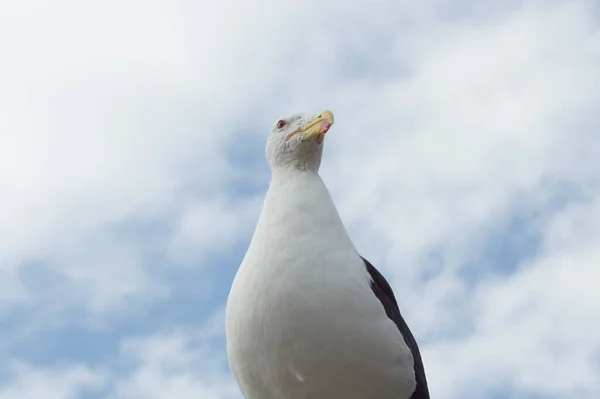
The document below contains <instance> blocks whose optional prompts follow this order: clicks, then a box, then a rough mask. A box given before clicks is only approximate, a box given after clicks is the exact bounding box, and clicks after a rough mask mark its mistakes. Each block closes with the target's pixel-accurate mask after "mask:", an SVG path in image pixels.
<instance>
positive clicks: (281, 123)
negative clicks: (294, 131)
mask: <svg viewBox="0 0 600 399" xmlns="http://www.w3.org/2000/svg"><path fill="white" fill-rule="evenodd" d="M285 125H287V122H286V121H283V120H281V121H279V122H277V129H283V128H284V127H285Z"/></svg>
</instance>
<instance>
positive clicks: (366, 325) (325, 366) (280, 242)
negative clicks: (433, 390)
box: [225, 110, 430, 399]
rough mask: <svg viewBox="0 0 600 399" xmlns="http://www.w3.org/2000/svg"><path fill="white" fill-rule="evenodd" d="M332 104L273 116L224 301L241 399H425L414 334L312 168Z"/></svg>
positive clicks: (320, 150) (230, 356) (328, 124)
mask: <svg viewBox="0 0 600 399" xmlns="http://www.w3.org/2000/svg"><path fill="white" fill-rule="evenodd" d="M333 124H334V116H333V112H331V111H329V110H327V111H323V112H320V113H317V114H314V115H311V114H308V113H295V114H292V115H290V116H287V117H284V118H281V119H278V120H277V121H276V122H275V123H274V124H273V127H272V129H271V131H270V133H269V135H268V138H267V144H266V159H267V162H268V164H269V167H270V170H271V178H270V181H269V186H268V189H267V192H266V195H265V198H264V202H263V206H262V210H261V212H260V216H259V219H258V223H257V225H256V228H255V231H254V234H253V236H252V238H251V240H250V243H249V246H248V249H247V251H246V254H245V255H244V257H243V259H242V261H241V263H240V265H239V267H238V269H237V272H236V274H235V277H234V279H233V281H232V284H231V288H230V290H229V295H228V298H227V304H226V308H225V336H226V348H227V357H228V361H229V367H230V370H231V372H232V374H233V376H234V377H235V379H236V380H237V385H238V387H239V389H240V391H241V393H242V394H243V396H244V397H245V398H246V399H429V397H430V396H429V388H428V385H427V379H426V376H425V370H424V366H423V361H422V358H421V354H420V351H419V347H418V345H417V342H416V340H415V338H414V336H413V334H412V332H411V330H410V329H409V327H408V325H407V323H406V321H405V320H404V318H403V316H402V314H401V313H400V310H399V307H398V303H397V300H396V297H395V295H394V292H393V290H392V288H391V287H390V285H389V283H388V282H387V281H386V279H385V277H384V276H383V275H382V274H381V273H380V272H379V271H378V270H377V269H376V268H375V266H373V265H372V264H371V263H370V262H369V261H368V260H367V259H366V258H364V257H363V256H362V255H361V254H360V253H359V252H358V251H357V249H356V248H355V246H354V244H353V243H352V241H351V239H350V237H349V234H348V232H347V230H346V228H345V226H344V224H343V222H342V219H341V217H340V214H339V212H338V210H337V208H336V206H335V204H334V202H333V199H332V196H331V194H330V192H329V190H328V188H327V186H326V185H325V182H324V180H323V179H322V178H321V176H320V175H319V168H320V165H321V160H322V155H323V148H324V142H325V136H326V134H327V133H328V132H329V130H330V128H331V127H332V125H333Z"/></svg>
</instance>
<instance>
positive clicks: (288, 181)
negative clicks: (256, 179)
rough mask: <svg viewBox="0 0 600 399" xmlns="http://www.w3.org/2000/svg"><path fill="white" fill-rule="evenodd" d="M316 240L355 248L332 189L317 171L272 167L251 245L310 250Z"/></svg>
mask: <svg viewBox="0 0 600 399" xmlns="http://www.w3.org/2000/svg"><path fill="white" fill-rule="evenodd" d="M315 240H317V241H320V242H324V243H325V242H326V243H329V244H328V245H330V248H329V249H327V250H335V249H346V250H347V249H348V248H349V247H350V248H352V249H354V246H353V244H352V243H351V241H350V238H349V236H348V234H347V232H346V229H345V227H344V225H343V223H342V220H341V218H340V215H339V213H338V211H337V208H336V207H335V204H334V203H333V200H332V198H331V195H330V194H329V190H327V187H326V186H325V183H324V182H323V180H322V179H321V177H320V176H319V175H318V174H317V173H314V172H309V171H300V170H297V169H283V168H282V169H279V168H276V169H275V170H274V171H273V174H272V178H271V183H270V186H269V190H268V191H267V195H266V198H265V202H264V205H263V209H262V212H261V216H260V220H259V222H258V225H257V226H256V231H255V233H254V237H253V238H252V243H251V244H250V247H251V248H252V247H257V249H258V248H261V249H265V248H277V247H279V248H286V250H287V251H286V252H287V253H289V254H290V255H291V254H294V253H298V252H301V253H302V252H304V251H305V250H306V251H310V249H311V248H314V242H315Z"/></svg>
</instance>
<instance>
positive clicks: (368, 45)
mask: <svg viewBox="0 0 600 399" xmlns="http://www.w3.org/2000/svg"><path fill="white" fill-rule="evenodd" d="M0 49H2V50H1V54H2V61H1V62H0V399H24V398H27V399H29V398H31V399H167V398H169V399H170V398H178V399H192V398H194V399H241V394H240V393H239V390H238V388H237V385H236V383H235V380H234V379H233V377H232V376H231V373H230V372H229V367H228V364H227V358H226V351H225V340H224V318H223V312H224V306H225V303H226V298H227V294H228V290H229V287H230V284H231V281H232V279H233V277H234V275H235V272H236V269H237V267H238V265H239V263H240V261H241V259H242V258H243V256H244V253H245V250H246V248H247V246H248V243H249V241H250V239H251V237H252V233H253V229H254V226H255V224H256V222H257V220H258V216H259V212H260V208H261V203H262V200H263V197H264V194H265V191H266V189H267V187H268V182H269V169H268V166H267V164H266V161H265V156H264V146H265V140H266V137H267V134H268V132H269V130H270V128H271V126H272V124H273V123H274V122H275V121H276V120H277V119H279V118H280V117H283V116H287V115H290V114H292V113H295V112H307V113H312V112H319V111H321V110H323V109H331V110H332V111H333V112H334V114H335V117H336V124H335V125H334V127H333V128H332V130H331V131H330V132H329V134H328V135H327V139H326V141H325V152H324V158H323V163H322V166H321V175H322V177H323V179H324V181H325V182H326V184H327V185H328V187H329V189H330V191H331V194H332V196H333V198H334V201H335V203H336V205H337V207H338V209H339V211H340V214H341V216H342V218H343V220H344V222H345V224H346V227H347V229H348V231H349V234H350V236H351V238H352V240H353V242H354V243H355V245H356V247H357V248H358V249H359V250H360V252H361V254H362V255H363V256H365V257H366V258H367V259H369V260H370V261H371V262H372V263H373V264H375V265H376V266H377V267H378V269H379V270H380V271H381V272H382V273H383V274H384V275H385V276H386V278H387V279H388V280H389V281H390V283H391V285H392V287H393V289H394V291H395V292H396V296H397V298H398V301H399V303H400V307H401V310H402V312H403V314H404V316H405V318H406V320H407V321H408V323H409V325H410V326H411V329H412V330H413V332H414V334H415V335H416V337H417V340H418V342H419V344H420V347H421V352H422V355H423V360H424V363H425V368H426V372H427V377H428V381H429V387H430V391H431V395H432V398H435V399H459V398H460V399H470V398H490V399H505V398H506V399H509V398H510V399H542V398H544V399H545V398H548V399H559V398H560V399H569V398H577V399H597V398H599V397H600V334H598V330H599V329H600V291H599V290H598V286H599V285H600V156H599V155H598V154H600V133H599V130H600V129H599V128H600V113H599V112H598V110H599V109H600V6H599V5H598V3H597V2H595V1H579V0H570V1H554V0H545V1H541V0H540V1H527V0H523V1H513V0H509V1H505V2H475V1H470V0H461V1H449V0H431V1H422V2H413V1H407V0H371V1H356V0H347V1H341V0H330V1H325V0H324V1H320V2H317V1H315V0H302V1H296V0H293V1H292V0H290V1H288V2H282V1H274V0H256V1H254V2H244V1H241V0H222V1H221V2H197V1H191V0H190V1H185V0H169V1H167V0H150V1H142V0H129V1H127V0H126V1H116V0H104V1H87V2H81V1H75V0H53V1H51V2H50V1H44V0H5V1H3V2H1V3H0Z"/></svg>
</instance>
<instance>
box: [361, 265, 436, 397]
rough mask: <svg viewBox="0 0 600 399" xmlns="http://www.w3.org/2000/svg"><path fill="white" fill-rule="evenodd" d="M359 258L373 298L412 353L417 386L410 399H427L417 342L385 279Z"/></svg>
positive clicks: (423, 371)
mask: <svg viewBox="0 0 600 399" xmlns="http://www.w3.org/2000/svg"><path fill="white" fill-rule="evenodd" d="M361 258H362V260H363V261H364V262H365V266H366V267H367V271H368V272H369V274H370V275H371V279H372V280H373V282H372V283H371V289H372V290H373V293H375V296H377V298H379V300H380V301H381V304H382V305H383V308H384V309H385V313H386V314H387V316H388V317H389V318H390V320H392V321H393V322H394V323H395V324H396V326H397V327H398V330H400V333H401V334H402V336H403V337H404V342H406V345H408V347H409V348H410V351H411V352H412V355H413V358H414V362H415V378H416V381H417V386H416V388H415V391H414V392H413V394H412V395H411V396H410V399H429V388H427V379H426V378H425V368H424V367H423V360H422V359H421V352H420V351H419V346H418V345H417V341H415V337H414V336H413V335H412V332H411V331H410V329H409V328H408V325H407V324H406V321H404V318H403V317H402V314H400V309H399V308H398V303H397V302H396V297H395V296H394V292H393V291H392V287H390V285H389V283H388V282H387V280H386V279H385V277H383V276H382V275H381V273H379V271H378V270H377V269H376V268H375V266H373V265H372V264H371V263H370V262H369V261H368V260H366V259H365V258H363V257H362V256H361Z"/></svg>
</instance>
